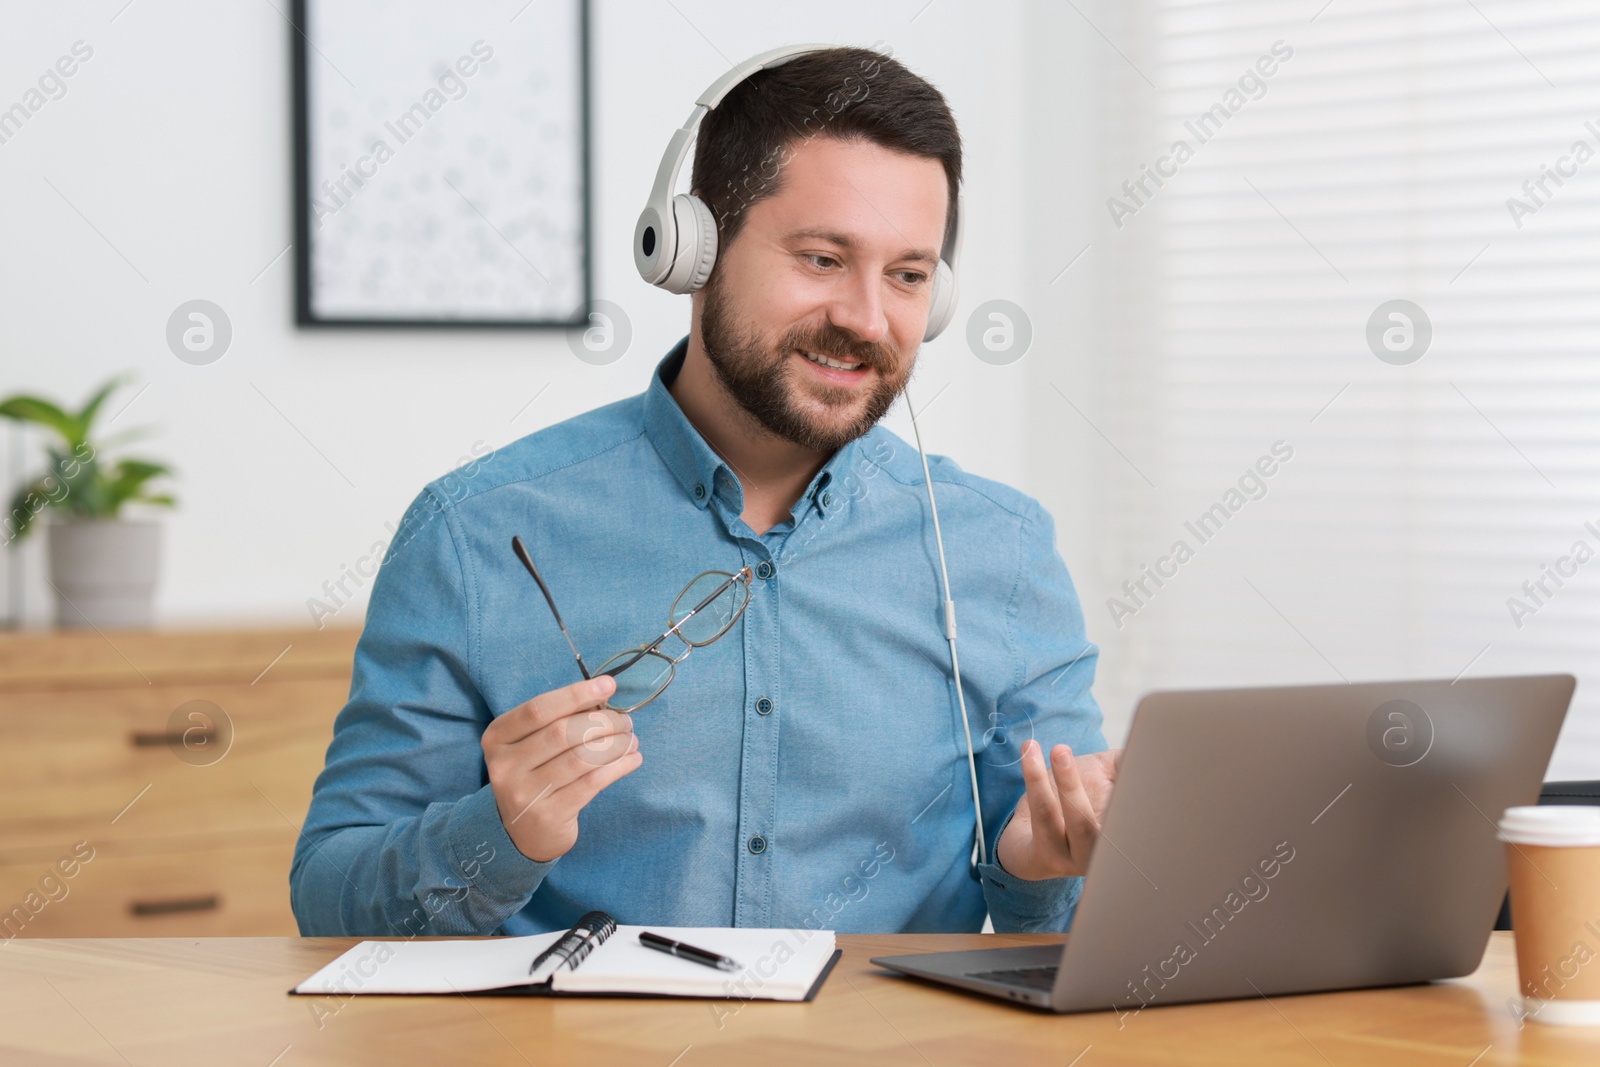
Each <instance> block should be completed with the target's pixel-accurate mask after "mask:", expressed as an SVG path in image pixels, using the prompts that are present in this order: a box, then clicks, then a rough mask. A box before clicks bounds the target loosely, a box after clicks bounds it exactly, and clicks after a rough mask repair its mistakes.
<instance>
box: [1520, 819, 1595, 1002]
mask: <svg viewBox="0 0 1600 1067" xmlns="http://www.w3.org/2000/svg"><path fill="white" fill-rule="evenodd" d="M1499 836H1500V840H1502V841H1504V842H1505V843H1506V866H1507V869H1508V870H1509V873H1510V875H1511V925H1512V927H1513V928H1514V932H1515V939H1516V945H1517V977H1518V981H1519V984H1520V986H1521V992H1522V1004H1523V1012H1524V1016H1525V1018H1527V1019H1530V1020H1532V1021H1534V1022H1541V1023H1552V1024H1554V1025H1556V1026H1600V807H1590V806H1586V805H1581V806H1580V805H1546V806H1543V807H1526V808H1507V809H1506V813H1505V815H1504V816H1503V817H1502V818H1501V820H1500V834H1499Z"/></svg>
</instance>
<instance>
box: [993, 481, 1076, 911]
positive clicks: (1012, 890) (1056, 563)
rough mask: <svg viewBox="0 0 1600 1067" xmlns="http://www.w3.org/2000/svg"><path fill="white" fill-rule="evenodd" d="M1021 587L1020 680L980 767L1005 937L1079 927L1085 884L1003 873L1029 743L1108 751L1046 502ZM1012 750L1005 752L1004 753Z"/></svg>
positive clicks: (1002, 705) (1028, 544)
mask: <svg viewBox="0 0 1600 1067" xmlns="http://www.w3.org/2000/svg"><path fill="white" fill-rule="evenodd" d="M1018 540H1019V549H1018V553H1017V557H1018V575H1017V581H1016V588H1015V590H1014V591H1013V593H1012V596H1011V600H1010V603H1009V605H1008V608H1007V624H1008V626H1009V628H1010V634H1009V637H1010V643H1011V647H1012V648H1013V650H1014V652H1015V660H1016V676H1015V684H1014V685H1013V686H1012V687H1011V688H1009V689H1007V690H1006V691H1005V692H1003V693H1002V694H1001V696H1000V699H999V700H998V701H997V706H996V708H995V712H996V717H995V720H994V724H993V725H994V726H995V727H996V728H997V729H998V730H1003V731H1004V734H1005V743H1004V744H1003V745H1002V744H997V743H996V741H995V740H994V739H993V732H991V735H990V736H991V741H990V744H989V746H986V755H987V756H989V758H987V759H983V760H980V761H979V763H978V787H979V792H980V794H981V795H982V796H983V808H984V811H985V813H986V817H985V820H984V821H985V823H986V825H985V827H984V833H985V835H986V837H987V842H986V843H987V846H988V849H989V860H990V862H989V863H987V864H979V865H978V877H979V880H980V881H981V882H982V884H983V894H984V899H985V900H986V901H987V902H988V905H989V916H990V918H991V919H992V920H993V921H994V928H995V930H996V931H999V932H1059V931H1064V930H1066V929H1067V928H1068V927H1069V926H1070V925H1071V924H1072V914H1073V910H1074V909H1075V908H1076V907H1077V903H1078V894H1079V892H1080V891H1081V890H1082V888H1083V879H1082V878H1076V877H1074V878H1046V879H1041V880H1038V881H1030V880H1028V879H1025V878H1018V877H1017V876H1016V875H1014V874H1011V873H1010V872H1008V871H1006V870H1005V869H1004V868H1002V867H1001V866H1000V865H999V863H998V862H997V860H996V857H995V848H996V846H997V845H998V844H999V841H1000V834H1001V832H1002V831H1003V830H1004V828H1005V826H1006V825H1007V824H1008V823H1010V821H1011V815H1012V812H1013V811H1014V810H1015V809H1016V805H1017V802H1018V801H1019V800H1021V799H1022V794H1023V782H1022V765H1021V760H1020V757H1021V754H1022V745H1023V743H1024V742H1025V741H1027V740H1028V739H1029V738H1033V739H1035V740H1037V741H1038V742H1039V747H1040V748H1042V749H1043V750H1044V751H1045V752H1047V753H1048V752H1049V751H1050V747H1051V746H1052V745H1056V744H1067V745H1070V746H1071V747H1072V751H1073V753H1074V754H1088V753H1090V752H1099V751H1102V750H1103V749H1105V747H1106V742H1105V738H1104V736H1102V734H1101V732H1100V722H1101V717H1100V708H1099V705H1097V704H1096V703H1095V700H1094V696H1093V695H1092V694H1091V693H1090V687H1091V686H1092V685H1093V683H1094V670H1095V663H1096V660H1097V658H1098V655H1099V650H1098V649H1097V648H1096V647H1095V646H1094V645H1093V644H1092V643H1091V642H1090V641H1089V638H1088V635H1087V633H1086V632H1085V630H1084V623H1083V609H1082V607H1081V606H1080V605H1079V603H1078V594H1077V591H1076V590H1075V589H1074V588H1073V585H1072V578H1071V576H1070V575H1068V573H1067V565H1066V563H1065V562H1064V561H1063V560H1062V558H1061V554H1060V553H1059V552H1058V551H1056V540H1055V522H1054V520H1052V519H1051V518H1050V515H1049V513H1048V512H1046V511H1045V510H1044V509H1043V508H1042V507H1040V506H1039V505H1038V504H1037V503H1034V504H1033V507H1032V510H1031V511H1030V512H1029V513H1028V514H1027V516H1026V517H1025V519H1024V521H1023V522H1022V523H1021V524H1020V529H1019V532H1018ZM1001 753H1005V755H1003V756H1002V755H1001Z"/></svg>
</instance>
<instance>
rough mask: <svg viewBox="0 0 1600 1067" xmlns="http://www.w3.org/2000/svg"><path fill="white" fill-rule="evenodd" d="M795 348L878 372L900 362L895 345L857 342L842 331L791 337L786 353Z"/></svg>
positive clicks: (786, 346)
mask: <svg viewBox="0 0 1600 1067" xmlns="http://www.w3.org/2000/svg"><path fill="white" fill-rule="evenodd" d="M793 348H801V349H804V350H805V351H807V352H814V353H816V354H817V355H819V356H827V357H828V358H829V359H838V360H843V361H845V362H848V363H863V364H865V365H866V366H868V367H872V368H874V369H877V370H882V369H883V368H885V367H892V366H894V365H895V364H896V363H898V362H899V352H898V351H897V350H896V349H895V348H894V346H893V345H886V344H880V343H878V342H874V341H857V340H855V339H853V338H851V337H850V336H849V335H847V334H845V333H843V332H842V331H833V332H830V333H825V334H810V335H807V336H803V337H801V336H793V335H791V336H790V337H789V338H788V339H787V341H786V344H785V347H784V351H785V352H787V351H789V350H790V349H793Z"/></svg>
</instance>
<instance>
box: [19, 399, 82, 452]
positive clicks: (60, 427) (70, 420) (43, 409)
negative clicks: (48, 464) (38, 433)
mask: <svg viewBox="0 0 1600 1067" xmlns="http://www.w3.org/2000/svg"><path fill="white" fill-rule="evenodd" d="M0 418H7V419H15V420H16V421H18V422H31V423H34V424H36V425H39V426H44V427H48V428H49V429H52V430H54V431H55V432H56V433H58V434H60V435H61V437H62V439H63V440H64V441H65V442H66V444H67V450H68V451H71V450H72V449H74V448H76V447H77V446H78V445H80V444H82V443H83V441H84V437H85V436H86V435H85V433H84V427H83V424H82V423H81V422H79V421H78V420H77V419H76V418H74V417H73V416H71V415H68V414H67V413H66V412H65V411H62V410H61V409H60V408H58V407H56V406H55V405H54V404H52V403H50V401H48V400H44V399H42V398H40V397H36V396H24V395H21V394H19V395H17V396H12V397H7V398H6V399H5V400H3V401H0Z"/></svg>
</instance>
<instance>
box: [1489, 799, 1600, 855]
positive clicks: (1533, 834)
mask: <svg viewBox="0 0 1600 1067" xmlns="http://www.w3.org/2000/svg"><path fill="white" fill-rule="evenodd" d="M1499 838H1500V840H1502V841H1509V842H1511V843H1512V844H1517V845H1549V846H1554V847H1568V848H1571V847H1580V848H1581V847H1584V846H1588V845H1600V807H1592V806H1590V805H1587V804H1546V805H1542V806H1537V807H1523V808H1507V809H1506V813H1505V814H1504V815H1503V816H1501V818H1500V833H1499Z"/></svg>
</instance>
